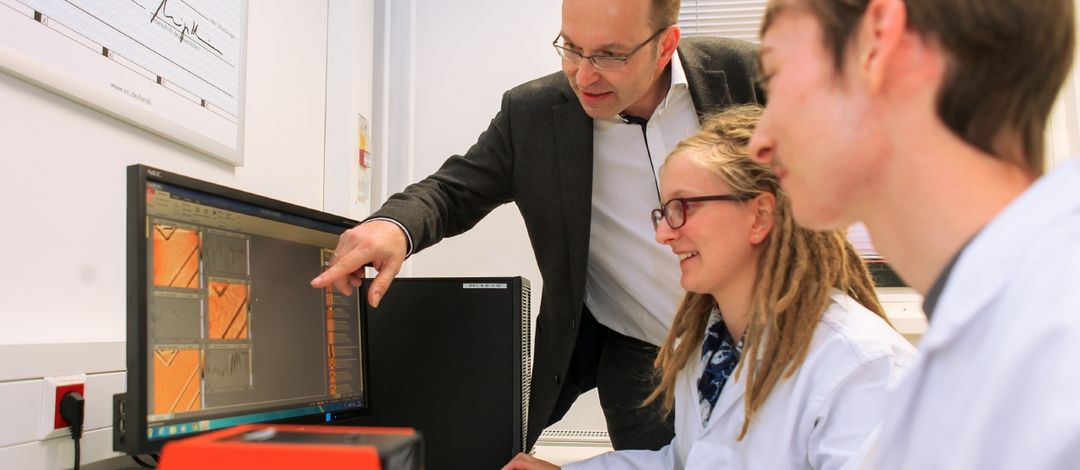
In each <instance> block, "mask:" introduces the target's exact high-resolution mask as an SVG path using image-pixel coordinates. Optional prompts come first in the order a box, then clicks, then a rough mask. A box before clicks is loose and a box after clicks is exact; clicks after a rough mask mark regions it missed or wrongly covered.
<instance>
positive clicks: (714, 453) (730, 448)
mask: <svg viewBox="0 0 1080 470" xmlns="http://www.w3.org/2000/svg"><path fill="white" fill-rule="evenodd" d="M698 349H699V350H700V345H698ZM914 353H915V348H913V347H912V346H911V344H909V343H908V342H907V341H906V340H904V338H903V337H902V336H900V334H898V333H897V332H896V331H894V330H893V329H892V328H891V327H890V326H889V325H888V324H886V323H885V322H884V321H883V320H882V319H881V318H880V317H878V316H877V315H875V314H873V313H872V312H870V311H869V310H866V309H865V308H864V307H863V306H862V305H860V304H859V303H858V302H856V301H855V300H853V299H851V298H850V297H848V296H846V295H844V294H842V293H840V292H839V291H837V292H834V294H833V296H832V302H831V304H830V305H829V307H828V309H827V310H826V311H825V314H824V315H823V317H822V319H821V321H820V322H819V323H818V327H817V329H816V330H815V331H814V338H813V340H812V341H811V344H810V349H809V351H808V353H807V356H806V360H805V361H804V362H803V364H802V366H801V367H800V368H799V369H798V371H796V372H795V374H794V375H793V376H792V377H791V378H789V379H786V380H783V381H781V382H779V383H777V385H776V388H774V389H773V391H772V393H771V394H770V395H769V398H768V400H766V402H765V404H764V405H763V406H762V407H761V409H759V410H758V412H757V415H756V417H755V419H754V420H753V422H752V423H751V424H750V428H749V431H748V432H747V434H746V436H745V437H744V438H743V440H742V441H736V437H737V436H738V434H739V430H740V429H741V427H742V424H743V418H744V417H745V413H744V406H745V405H744V402H743V396H744V395H745V392H746V384H745V382H744V379H745V375H746V374H745V373H740V374H739V375H738V377H737V378H736V377H734V376H733V377H732V380H731V381H729V382H728V383H727V385H725V386H724V389H723V391H722V392H721V393H720V397H719V398H718V399H717V402H716V406H715V407H714V408H713V411H712V415H711V416H710V418H709V423H708V425H707V426H706V427H704V428H703V427H702V426H701V418H700V416H701V411H700V409H701V407H700V405H699V402H698V392H697V380H698V377H700V376H701V372H702V366H701V365H700V364H699V362H700V361H697V360H696V358H694V359H693V360H691V361H689V364H688V365H687V367H685V368H684V369H683V370H682V371H680V372H679V375H678V377H677V379H676V381H677V382H676V384H675V438H674V439H673V440H672V442H671V444H669V445H667V446H666V447H664V448H663V449H660V450H659V451H644V450H623V451H615V452H608V453H606V454H602V455H599V456H597V457H594V458H592V459H589V460H585V461H582V462H575V463H572V464H567V465H564V466H563V468H564V469H661V468H663V469H681V468H687V469H699V468H709V469H748V468H754V469H768V470H782V469H835V468H839V467H840V465H842V464H843V463H844V462H845V461H846V460H847V458H848V457H849V456H850V455H851V454H852V453H853V452H854V451H855V450H856V449H858V448H859V446H860V445H861V444H862V443H863V441H864V440H865V439H866V438H867V436H868V435H869V433H870V432H871V431H872V430H873V429H874V428H875V427H876V426H877V425H878V423H879V421H880V418H881V414H882V411H883V407H884V405H885V397H886V388H887V387H889V386H890V384H893V383H895V382H896V381H897V378H898V377H899V375H900V371H901V369H902V368H903V367H904V366H906V365H907V364H909V363H911V362H912V360H913V356H914ZM743 359H744V360H745V359H746V358H743Z"/></svg>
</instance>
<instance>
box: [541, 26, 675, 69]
mask: <svg viewBox="0 0 1080 470" xmlns="http://www.w3.org/2000/svg"><path fill="white" fill-rule="evenodd" d="M667 30H668V28H662V29H660V31H657V32H655V33H653V35H652V36H649V39H646V40H645V41H644V42H642V43H641V44H638V45H637V46H634V48H633V49H630V52H627V53H626V54H620V55H605V54H593V55H585V54H582V53H580V52H578V51H575V50H574V49H571V48H569V47H566V43H565V42H564V43H563V44H559V40H560V39H562V34H559V35H558V36H555V40H554V41H551V45H552V46H554V47H555V52H558V53H559V57H562V59H563V60H565V61H567V62H570V63H571V64H580V63H581V61H582V59H588V61H589V62H592V64H593V67H596V68H597V69H598V70H616V69H620V68H622V67H625V66H626V62H628V61H629V60H630V56H632V55H634V53H635V52H637V51H638V50H640V49H641V48H642V47H645V45H646V44H648V43H650V42H652V40H653V39H656V38H657V37H659V36H660V34H661V33H663V32H664V31H667Z"/></svg>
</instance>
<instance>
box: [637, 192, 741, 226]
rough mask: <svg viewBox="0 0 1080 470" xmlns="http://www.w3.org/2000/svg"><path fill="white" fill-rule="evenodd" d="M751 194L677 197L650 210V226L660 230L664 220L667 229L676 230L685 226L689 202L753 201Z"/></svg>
mask: <svg viewBox="0 0 1080 470" xmlns="http://www.w3.org/2000/svg"><path fill="white" fill-rule="evenodd" d="M753 198H754V196H753V195H751V194H716V195H713V196H698V197H677V198H675V199H671V200H669V201H668V202H665V203H664V205H662V206H660V208H659V209H653V210H652V224H653V228H654V229H659V228H660V221H661V220H666V221H667V224H668V227H671V228H672V229H677V228H679V227H682V226H683V225H686V211H687V206H688V205H689V204H690V203H691V202H705V201H748V200H750V199H753Z"/></svg>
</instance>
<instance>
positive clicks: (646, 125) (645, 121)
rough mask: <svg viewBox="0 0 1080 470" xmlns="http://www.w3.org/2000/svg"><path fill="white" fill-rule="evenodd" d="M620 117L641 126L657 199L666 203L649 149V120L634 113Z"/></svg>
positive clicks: (620, 115) (620, 114) (621, 114)
mask: <svg viewBox="0 0 1080 470" xmlns="http://www.w3.org/2000/svg"><path fill="white" fill-rule="evenodd" d="M619 119H621V120H622V122H624V123H626V124H637V125H639V126H641V137H642V138H644V139H645V155H648V156H649V174H650V175H652V177H653V178H652V180H653V186H654V187H655V188H656V200H657V201H658V202H659V203H660V204H663V203H664V199H663V198H661V197H660V182H659V181H657V180H656V169H655V168H656V166H655V165H653V161H652V150H649V133H648V128H649V120H648V119H645V118H643V117H640V116H634V115H632V114H623V113H619Z"/></svg>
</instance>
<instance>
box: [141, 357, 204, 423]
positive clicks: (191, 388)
mask: <svg viewBox="0 0 1080 470" xmlns="http://www.w3.org/2000/svg"><path fill="white" fill-rule="evenodd" d="M153 377H154V413H155V414H161V413H179V412H183V411H196V410H200V409H202V402H201V400H200V398H201V397H202V387H201V385H202V360H201V355H200V354H199V350H197V349H155V350H154V373H153Z"/></svg>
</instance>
